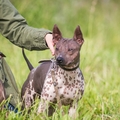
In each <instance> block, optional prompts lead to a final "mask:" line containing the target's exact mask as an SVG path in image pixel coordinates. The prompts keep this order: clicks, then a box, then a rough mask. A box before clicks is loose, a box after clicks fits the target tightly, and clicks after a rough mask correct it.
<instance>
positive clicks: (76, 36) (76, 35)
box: [73, 25, 84, 46]
mask: <svg viewBox="0 0 120 120" xmlns="http://www.w3.org/2000/svg"><path fill="white" fill-rule="evenodd" d="M73 39H74V40H75V41H76V42H77V43H78V44H79V45H80V46H82V44H83V42H84V39H83V35H82V31H81V30H80V26H79V25H78V26H77V27H76V29H75V32H74V37H73Z"/></svg>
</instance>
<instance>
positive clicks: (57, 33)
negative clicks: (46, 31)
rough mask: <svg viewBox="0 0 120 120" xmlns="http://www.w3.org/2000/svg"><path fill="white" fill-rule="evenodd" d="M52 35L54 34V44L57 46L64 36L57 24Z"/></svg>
mask: <svg viewBox="0 0 120 120" xmlns="http://www.w3.org/2000/svg"><path fill="white" fill-rule="evenodd" d="M52 34H53V43H54V44H56V43H57V42H58V41H59V40H60V39H61V38H62V34H61V32H60V30H59V28H58V27H57V25H56V24H55V25H54V27H53V33H52Z"/></svg>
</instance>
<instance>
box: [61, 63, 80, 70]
mask: <svg viewBox="0 0 120 120" xmlns="http://www.w3.org/2000/svg"><path fill="white" fill-rule="evenodd" d="M60 67H61V68H62V69H63V70H66V71H73V70H76V69H77V68H78V67H79V64H78V65H77V66H76V67H74V68H65V67H63V66H60Z"/></svg>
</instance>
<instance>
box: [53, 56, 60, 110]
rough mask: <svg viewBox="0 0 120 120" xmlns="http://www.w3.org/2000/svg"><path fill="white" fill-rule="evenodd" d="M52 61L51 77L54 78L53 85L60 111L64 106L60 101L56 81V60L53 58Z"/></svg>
mask: <svg viewBox="0 0 120 120" xmlns="http://www.w3.org/2000/svg"><path fill="white" fill-rule="evenodd" d="M51 61H52V67H51V76H52V80H53V85H54V88H55V93H56V99H57V104H58V108H59V109H60V108H61V106H62V104H61V101H60V96H59V95H58V88H57V83H56V81H55V68H56V63H55V59H54V58H52V59H51Z"/></svg>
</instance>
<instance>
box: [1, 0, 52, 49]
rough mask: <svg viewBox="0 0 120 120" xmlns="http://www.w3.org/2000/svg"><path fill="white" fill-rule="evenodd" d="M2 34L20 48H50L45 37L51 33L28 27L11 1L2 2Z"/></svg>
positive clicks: (2, 0)
mask: <svg viewBox="0 0 120 120" xmlns="http://www.w3.org/2000/svg"><path fill="white" fill-rule="evenodd" d="M0 33H1V34H2V35H3V36H4V37H6V38H7V39H9V40H10V42H12V43H13V44H15V45H17V46H19V47H24V48H26V49H28V50H44V49H47V48H48V47H47V45H46V42H45V35H46V34H47V33H51V31H49V30H45V29H37V28H33V27H30V26H28V24H27V22H26V20H25V19H24V18H23V17H22V16H21V15H20V14H19V13H18V11H17V10H16V8H15V7H14V6H13V5H12V4H11V3H10V1H9V0H0Z"/></svg>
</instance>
